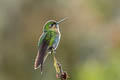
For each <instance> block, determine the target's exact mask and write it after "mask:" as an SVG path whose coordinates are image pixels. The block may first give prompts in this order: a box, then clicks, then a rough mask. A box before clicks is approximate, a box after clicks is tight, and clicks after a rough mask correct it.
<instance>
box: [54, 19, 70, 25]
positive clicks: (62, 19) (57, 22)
mask: <svg viewBox="0 0 120 80" xmlns="http://www.w3.org/2000/svg"><path fill="white" fill-rule="evenodd" d="M66 19H68V17H65V18H63V19H61V20H60V21H58V22H56V23H57V24H60V23H61V22H63V21H64V20H66Z"/></svg>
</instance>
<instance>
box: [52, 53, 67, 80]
mask: <svg viewBox="0 0 120 80" xmlns="http://www.w3.org/2000/svg"><path fill="white" fill-rule="evenodd" d="M52 56H53V60H54V67H55V70H56V78H58V79H61V80H67V78H68V74H67V72H66V71H63V69H62V65H61V64H60V63H59V62H58V61H57V59H56V57H55V54H54V51H52Z"/></svg>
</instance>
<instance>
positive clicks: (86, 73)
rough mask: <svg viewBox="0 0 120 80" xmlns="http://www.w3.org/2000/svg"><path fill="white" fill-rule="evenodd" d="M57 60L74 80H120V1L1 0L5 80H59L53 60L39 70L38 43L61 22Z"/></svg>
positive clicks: (0, 66) (0, 69) (1, 79)
mask: <svg viewBox="0 0 120 80" xmlns="http://www.w3.org/2000/svg"><path fill="white" fill-rule="evenodd" d="M64 17H69V19H68V20H66V21H65V22H63V23H62V24H60V30H61V34H62V36H61V41H60V44H59V47H58V48H57V54H56V56H57V59H58V61H60V63H61V64H62V66H63V69H64V70H65V71H67V72H68V74H69V80H120V0H0V80H57V79H56V73H55V69H54V66H53V60H52V58H51V56H49V57H48V58H47V60H46V62H45V64H44V71H43V74H42V75H41V73H40V69H38V70H34V69H33V65H34V60H35V57H36V54H37V41H38V39H39V36H40V35H41V33H42V29H43V25H44V23H45V22H46V21H48V20H51V19H53V20H57V21H58V20H60V19H62V18H64Z"/></svg>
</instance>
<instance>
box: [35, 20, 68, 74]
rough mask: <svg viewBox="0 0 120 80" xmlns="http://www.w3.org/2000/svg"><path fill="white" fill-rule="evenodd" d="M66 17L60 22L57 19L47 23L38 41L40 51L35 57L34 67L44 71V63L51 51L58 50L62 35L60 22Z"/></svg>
mask: <svg viewBox="0 0 120 80" xmlns="http://www.w3.org/2000/svg"><path fill="white" fill-rule="evenodd" d="M65 19H66V18H64V19H62V20H60V21H58V22H57V21H55V20H49V21H47V22H46V23H45V25H44V28H43V33H42V35H41V37H40V38H39V41H38V52H37V56H36V59H35V64H34V69H38V68H39V67H40V70H41V72H42V70H43V63H44V61H45V60H46V58H47V56H48V54H49V53H51V52H52V50H53V51H56V48H57V47H58V44H59V41H60V37H61V34H60V30H59V24H60V23H61V22H63V21H64V20H65Z"/></svg>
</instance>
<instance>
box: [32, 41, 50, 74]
mask: <svg viewBox="0 0 120 80" xmlns="http://www.w3.org/2000/svg"><path fill="white" fill-rule="evenodd" d="M47 48H48V42H43V44H41V46H40V48H39V50H38V53H37V56H36V59H35V64H34V69H37V68H39V67H40V69H41V72H42V70H43V63H44V61H45V59H46V57H47Z"/></svg>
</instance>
